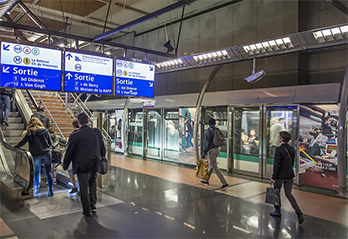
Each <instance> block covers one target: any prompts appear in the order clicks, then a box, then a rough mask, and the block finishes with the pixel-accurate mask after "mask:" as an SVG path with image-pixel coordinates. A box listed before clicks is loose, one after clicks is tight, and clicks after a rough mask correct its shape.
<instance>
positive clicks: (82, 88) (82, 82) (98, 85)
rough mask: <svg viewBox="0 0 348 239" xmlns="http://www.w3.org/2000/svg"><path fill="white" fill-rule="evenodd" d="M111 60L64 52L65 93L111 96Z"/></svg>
mask: <svg viewBox="0 0 348 239" xmlns="http://www.w3.org/2000/svg"><path fill="white" fill-rule="evenodd" d="M112 69H113V59H112V58H108V57H101V56H95V55H89V54H82V53H76V52H68V51H66V52H65V73H64V79H65V88H64V90H65V91H71V92H80V93H91V94H92V93H93V94H106V95H111V94H112Z"/></svg>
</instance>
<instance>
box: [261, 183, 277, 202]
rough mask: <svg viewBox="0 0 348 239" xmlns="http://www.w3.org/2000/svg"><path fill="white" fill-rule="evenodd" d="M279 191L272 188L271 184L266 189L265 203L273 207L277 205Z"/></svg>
mask: <svg viewBox="0 0 348 239" xmlns="http://www.w3.org/2000/svg"><path fill="white" fill-rule="evenodd" d="M279 196H280V195H279V189H277V188H274V185H273V183H271V184H270V186H269V187H267V190H266V198H265V203H267V204H271V205H274V206H278V205H279Z"/></svg>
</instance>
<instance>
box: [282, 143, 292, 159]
mask: <svg viewBox="0 0 348 239" xmlns="http://www.w3.org/2000/svg"><path fill="white" fill-rule="evenodd" d="M284 149H285V151H286V152H287V153H288V156H289V158H290V160H292V158H291V156H290V154H289V151H288V149H287V148H286V147H285V146H284Z"/></svg>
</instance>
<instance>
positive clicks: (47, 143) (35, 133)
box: [14, 117, 53, 197]
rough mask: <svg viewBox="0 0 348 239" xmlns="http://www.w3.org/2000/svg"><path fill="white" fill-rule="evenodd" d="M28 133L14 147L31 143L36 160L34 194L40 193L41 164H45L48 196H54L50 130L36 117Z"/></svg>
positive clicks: (30, 150)
mask: <svg viewBox="0 0 348 239" xmlns="http://www.w3.org/2000/svg"><path fill="white" fill-rule="evenodd" d="M26 131H27V132H26V134H25V136H24V138H23V139H22V140H21V141H20V142H19V143H18V144H17V145H15V146H14V147H15V148H20V147H22V146H23V145H24V144H25V143H26V142H29V152H30V153H31V155H32V156H33V159H34V194H37V193H38V192H39V182H40V170H41V164H42V163H43V164H44V168H45V172H46V176H47V181H48V192H47V196H48V197H51V196H53V176H52V169H51V163H52V154H51V146H52V140H51V137H50V135H49V133H48V130H47V129H46V128H45V127H44V126H43V124H42V123H41V121H40V120H39V119H38V118H36V117H32V118H31V119H30V120H29V123H28V126H27V130H26Z"/></svg>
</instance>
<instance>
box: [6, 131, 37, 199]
mask: <svg viewBox="0 0 348 239" xmlns="http://www.w3.org/2000/svg"><path fill="white" fill-rule="evenodd" d="M0 161H1V163H0V189H1V192H2V193H5V194H6V196H8V197H9V198H10V199H11V200H13V201H19V200H23V199H28V198H32V197H33V193H32V187H33V176H34V168H33V158H32V156H31V154H30V152H29V151H26V150H23V149H13V148H12V146H11V145H9V144H8V143H7V142H6V139H5V137H4V133H3V131H2V129H1V128H0Z"/></svg>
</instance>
